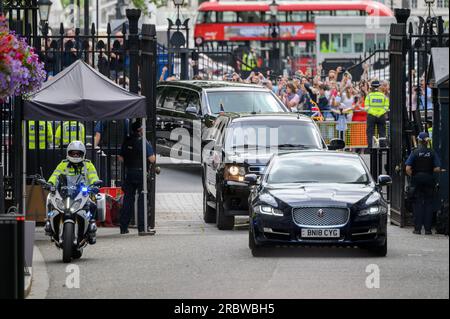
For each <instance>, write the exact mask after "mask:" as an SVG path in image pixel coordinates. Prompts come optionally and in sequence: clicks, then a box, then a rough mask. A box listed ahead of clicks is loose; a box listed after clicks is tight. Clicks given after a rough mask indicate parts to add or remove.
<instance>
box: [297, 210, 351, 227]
mask: <svg viewBox="0 0 450 319" xmlns="http://www.w3.org/2000/svg"><path fill="white" fill-rule="evenodd" d="M320 210H321V212H320ZM292 216H293V219H294V222H295V223H296V224H297V225H298V226H315V227H320V226H342V225H345V224H347V222H348V219H349V217H350V212H349V210H348V209H347V208H337V207H325V208H322V207H300V208H294V209H293V211H292Z"/></svg>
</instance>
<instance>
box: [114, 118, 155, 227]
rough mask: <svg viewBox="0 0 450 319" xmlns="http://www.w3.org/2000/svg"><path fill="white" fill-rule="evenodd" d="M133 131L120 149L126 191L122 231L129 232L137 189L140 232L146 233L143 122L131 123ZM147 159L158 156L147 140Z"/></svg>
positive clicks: (153, 161) (123, 188) (122, 213)
mask: <svg viewBox="0 0 450 319" xmlns="http://www.w3.org/2000/svg"><path fill="white" fill-rule="evenodd" d="M131 130H132V133H131V135H130V136H129V137H127V138H125V140H124V142H123V144H122V148H121V150H120V155H119V160H120V161H123V162H124V166H125V181H124V184H123V186H122V190H123V192H124V198H123V208H122V212H121V214H120V233H121V234H127V233H129V231H128V225H129V224H130V220H131V216H132V214H133V212H134V196H135V193H136V191H138V192H139V201H138V231H139V234H141V233H144V232H145V229H144V205H145V203H144V196H143V194H142V189H143V177H144V175H143V174H144V173H145V172H144V171H143V167H142V156H143V154H142V134H143V129H142V127H141V122H134V123H133V124H132V125H131ZM146 155H147V160H148V161H149V162H150V163H155V161H156V156H155V153H154V152H153V148H152V146H151V145H150V143H148V142H147V148H146Z"/></svg>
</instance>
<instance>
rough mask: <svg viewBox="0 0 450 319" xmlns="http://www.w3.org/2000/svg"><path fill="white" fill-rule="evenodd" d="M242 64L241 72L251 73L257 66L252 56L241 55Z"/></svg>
mask: <svg viewBox="0 0 450 319" xmlns="http://www.w3.org/2000/svg"><path fill="white" fill-rule="evenodd" d="M242 62H244V64H243V65H242V67H241V70H242V71H253V69H255V68H256V67H257V66H258V62H257V61H256V58H255V56H254V55H253V54H248V53H244V54H243V55H242Z"/></svg>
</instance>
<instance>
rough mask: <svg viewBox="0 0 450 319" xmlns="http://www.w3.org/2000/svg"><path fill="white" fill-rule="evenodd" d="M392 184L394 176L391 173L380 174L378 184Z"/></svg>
mask: <svg viewBox="0 0 450 319" xmlns="http://www.w3.org/2000/svg"><path fill="white" fill-rule="evenodd" d="M391 184H392V178H391V177H390V176H389V175H380V176H378V186H387V185H391Z"/></svg>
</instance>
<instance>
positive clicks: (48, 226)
mask: <svg viewBox="0 0 450 319" xmlns="http://www.w3.org/2000/svg"><path fill="white" fill-rule="evenodd" d="M44 230H45V235H46V236H53V229H52V225H51V224H50V221H49V220H47V221H46V222H45V228H44Z"/></svg>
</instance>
